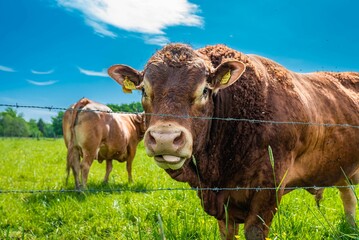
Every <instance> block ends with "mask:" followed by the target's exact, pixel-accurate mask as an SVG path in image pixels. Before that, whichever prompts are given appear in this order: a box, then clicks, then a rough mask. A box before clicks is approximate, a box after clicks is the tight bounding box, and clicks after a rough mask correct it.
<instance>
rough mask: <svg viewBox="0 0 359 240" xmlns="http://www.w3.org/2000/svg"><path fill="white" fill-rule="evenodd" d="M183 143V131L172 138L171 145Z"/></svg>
mask: <svg viewBox="0 0 359 240" xmlns="http://www.w3.org/2000/svg"><path fill="white" fill-rule="evenodd" d="M183 143H184V137H183V132H181V133H180V135H179V136H177V137H176V138H175V139H174V140H173V145H175V146H181V145H182V144H183Z"/></svg>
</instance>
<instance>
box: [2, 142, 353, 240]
mask: <svg viewBox="0 0 359 240" xmlns="http://www.w3.org/2000/svg"><path fill="white" fill-rule="evenodd" d="M0 156H1V160H0V161H1V165H0V189H1V190H2V191H6V190H10V191H13V190H24V191H29V190H61V189H67V190H70V189H74V181H73V177H72V175H71V177H70V181H69V184H68V186H65V179H66V172H65V166H66V148H65V146H64V143H63V140H62V139H58V140H50V139H43V140H36V139H9V138H0ZM104 174H105V164H99V163H98V162H97V161H95V162H94V164H93V165H92V167H91V170H90V174H89V181H88V187H89V189H93V190H94V189H96V190H99V191H90V192H82V193H78V192H49V191H44V192H34V193H17V192H11V193H0V239H143V240H147V239H163V238H164V237H165V238H166V239H215V240H219V239H220V238H219V232H218V228H217V222H216V220H215V219H214V218H213V217H210V216H208V215H207V214H205V213H204V211H203V210H202V207H201V205H200V199H199V198H198V197H197V194H196V192H194V191H183V190H172V191H170V190H159V191H148V190H151V189H160V188H165V189H166V188H176V189H178V188H189V186H188V185H187V184H186V183H179V182H176V181H175V180H173V179H171V178H170V177H169V176H168V175H167V174H166V173H165V172H164V171H163V170H162V169H160V168H159V167H157V166H156V164H155V163H154V162H153V160H152V159H151V158H149V157H147V156H146V154H145V151H144V147H143V144H142V143H141V144H140V146H139V149H138V152H137V156H136V159H135V161H134V165H133V179H134V183H133V184H128V183H127V172H126V170H125V163H118V162H114V169H113V172H112V173H111V175H110V180H109V184H108V185H103V184H102V179H103V177H104ZM119 189H121V190H122V191H118V190H119ZM280 209H281V215H280V217H281V223H280V224H279V223H278V219H277V217H275V219H274V222H273V224H272V227H271V231H270V236H269V237H270V238H272V239H275V238H276V237H278V238H279V239H358V238H359V233H358V231H357V230H353V229H351V228H350V227H349V226H348V225H347V224H346V223H345V220H344V214H343V207H342V203H341V200H340V197H339V192H338V191H337V190H336V189H327V190H326V191H325V193H324V199H323V201H322V203H321V208H320V210H318V209H317V207H316V205H315V201H314V198H313V196H311V195H310V194H308V193H307V192H306V191H304V190H296V191H293V192H292V193H290V194H287V195H285V196H284V197H283V199H282V202H281V205H280ZM279 233H281V236H279ZM239 239H244V236H243V226H242V227H241V228H240V234H239Z"/></svg>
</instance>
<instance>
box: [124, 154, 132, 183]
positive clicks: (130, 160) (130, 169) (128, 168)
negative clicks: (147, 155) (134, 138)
mask: <svg viewBox="0 0 359 240" xmlns="http://www.w3.org/2000/svg"><path fill="white" fill-rule="evenodd" d="M132 162H133V157H130V158H129V159H128V160H127V161H126V169H127V174H128V182H129V183H133V180H132Z"/></svg>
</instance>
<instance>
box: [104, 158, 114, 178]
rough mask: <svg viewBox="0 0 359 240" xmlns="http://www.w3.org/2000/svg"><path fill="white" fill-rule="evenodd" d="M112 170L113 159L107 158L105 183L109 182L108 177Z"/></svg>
mask: <svg viewBox="0 0 359 240" xmlns="http://www.w3.org/2000/svg"><path fill="white" fill-rule="evenodd" d="M111 171H112V160H106V174H105V178H104V179H103V182H104V183H108V178H109V176H110V173H111Z"/></svg>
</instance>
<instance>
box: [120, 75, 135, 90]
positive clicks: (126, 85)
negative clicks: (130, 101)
mask: <svg viewBox="0 0 359 240" xmlns="http://www.w3.org/2000/svg"><path fill="white" fill-rule="evenodd" d="M134 89H136V86H135V84H134V83H133V82H131V81H130V79H129V78H128V76H126V77H125V79H124V80H123V85H122V90H123V91H124V92H125V93H132V90H134Z"/></svg>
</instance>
